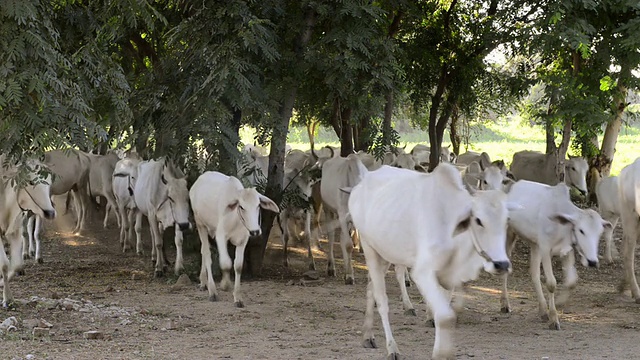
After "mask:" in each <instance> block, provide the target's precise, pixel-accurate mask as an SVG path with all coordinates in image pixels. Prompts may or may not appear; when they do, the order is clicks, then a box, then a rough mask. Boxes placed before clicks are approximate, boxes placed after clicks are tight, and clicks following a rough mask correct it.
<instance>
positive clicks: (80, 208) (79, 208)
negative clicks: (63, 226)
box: [71, 190, 85, 234]
mask: <svg viewBox="0 0 640 360" xmlns="http://www.w3.org/2000/svg"><path fill="white" fill-rule="evenodd" d="M71 196H72V197H73V208H74V209H75V211H76V226H75V227H74V228H73V232H74V233H76V234H77V233H79V232H80V229H81V228H82V227H83V224H82V222H83V221H84V219H83V217H84V211H85V208H84V198H83V197H82V195H81V194H80V192H79V191H77V190H72V191H71Z"/></svg>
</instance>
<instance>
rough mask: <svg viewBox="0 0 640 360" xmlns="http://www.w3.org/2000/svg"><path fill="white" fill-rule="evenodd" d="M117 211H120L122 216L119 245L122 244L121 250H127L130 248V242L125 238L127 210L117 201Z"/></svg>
mask: <svg viewBox="0 0 640 360" xmlns="http://www.w3.org/2000/svg"><path fill="white" fill-rule="evenodd" d="M117 209H118V213H120V215H121V217H122V222H121V223H120V246H122V252H127V250H129V249H131V244H130V243H129V241H128V240H129V239H127V231H128V230H129V226H131V224H129V218H128V214H127V210H126V209H125V208H124V206H122V205H120V204H119V203H118V208H117Z"/></svg>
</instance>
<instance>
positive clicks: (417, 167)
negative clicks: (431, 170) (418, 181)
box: [413, 164, 427, 173]
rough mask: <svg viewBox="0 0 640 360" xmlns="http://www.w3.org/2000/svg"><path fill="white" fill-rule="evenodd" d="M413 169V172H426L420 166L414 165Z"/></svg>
mask: <svg viewBox="0 0 640 360" xmlns="http://www.w3.org/2000/svg"><path fill="white" fill-rule="evenodd" d="M413 169H414V170H416V171H419V172H423V173H426V172H427V169H425V168H424V167H423V166H422V165H420V164H416V165H415V166H414V167H413Z"/></svg>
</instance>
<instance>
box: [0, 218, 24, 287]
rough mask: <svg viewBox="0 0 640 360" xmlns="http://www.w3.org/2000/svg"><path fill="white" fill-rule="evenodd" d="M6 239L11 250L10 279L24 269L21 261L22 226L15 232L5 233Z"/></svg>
mask: <svg viewBox="0 0 640 360" xmlns="http://www.w3.org/2000/svg"><path fill="white" fill-rule="evenodd" d="M6 239H7V242H8V243H9V247H10V248H11V250H10V253H11V256H10V262H9V272H8V279H12V278H13V276H14V275H15V274H16V273H20V272H21V270H22V269H23V267H24V262H23V261H22V226H20V227H19V228H18V229H17V230H15V231H12V232H10V233H7V234H6ZM0 241H1V240H0Z"/></svg>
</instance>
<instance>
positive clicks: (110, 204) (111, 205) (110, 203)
mask: <svg viewBox="0 0 640 360" xmlns="http://www.w3.org/2000/svg"><path fill="white" fill-rule="evenodd" d="M105 198H106V199H107V205H106V206H105V208H104V221H103V223H102V225H103V227H104V228H105V229H106V228H107V222H108V220H109V210H114V211H113V212H114V215H115V217H116V223H117V224H118V226H120V216H119V215H118V212H117V211H115V209H116V199H115V197H114V196H113V194H110V193H107V196H105Z"/></svg>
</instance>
